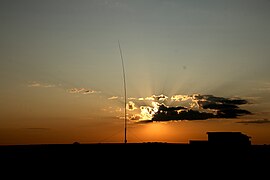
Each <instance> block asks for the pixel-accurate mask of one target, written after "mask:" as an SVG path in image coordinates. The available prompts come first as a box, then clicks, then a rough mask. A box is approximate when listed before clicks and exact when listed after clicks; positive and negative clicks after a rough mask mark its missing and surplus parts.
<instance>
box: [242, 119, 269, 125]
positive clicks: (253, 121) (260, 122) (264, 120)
mask: <svg viewBox="0 0 270 180" xmlns="http://www.w3.org/2000/svg"><path fill="white" fill-rule="evenodd" d="M237 123H243V124H265V123H270V120H268V119H258V120H243V121H238V122H237Z"/></svg>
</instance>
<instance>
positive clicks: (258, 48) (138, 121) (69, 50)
mask: <svg viewBox="0 0 270 180" xmlns="http://www.w3.org/2000/svg"><path fill="white" fill-rule="evenodd" d="M269 9H270V1H269V0H258V1H254V0H203V1H201V0H148V1H142V0H136V1H133V0H56V1H55V0H47V1H40V0H24V1H19V0H13V1H9V0H2V1H1V6H0V22H1V28H0V39H1V41H0V47H1V48H0V82H1V83H0V87H1V88H0V100H1V101H0V145H6V144H44V143H46V144H47V143H73V142H81V143H102V142H123V141H124V140H123V138H124V120H125V118H124V117H125V114H124V113H125V109H126V112H127V119H126V120H127V141H128V142H173V143H188V142H189V140H205V139H207V134H206V132H209V131H240V132H242V133H244V134H246V135H248V136H250V137H251V139H250V140H251V142H252V144H270V96H269V95H270V71H269V67H270V51H269V48H270V35H269V32H270V21H269V19H270V11H269ZM118 42H119V43H120V47H121V51H122V55H123V62H124V70H125V76H124V74H123V66H122V63H121V56H120V49H119V44H118ZM124 77H125V80H126V93H127V96H126V103H127V104H125V96H124V83H123V78H124Z"/></svg>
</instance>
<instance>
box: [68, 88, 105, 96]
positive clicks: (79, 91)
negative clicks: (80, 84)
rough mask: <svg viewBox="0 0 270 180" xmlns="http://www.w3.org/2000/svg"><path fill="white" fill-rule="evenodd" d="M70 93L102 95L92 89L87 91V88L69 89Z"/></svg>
mask: <svg viewBox="0 0 270 180" xmlns="http://www.w3.org/2000/svg"><path fill="white" fill-rule="evenodd" d="M68 92H69V93H71V94H84V95H87V94H96V93H101V92H100V91H95V90H91V89H86V88H72V89H68Z"/></svg>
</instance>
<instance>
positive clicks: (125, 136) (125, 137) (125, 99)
mask: <svg viewBox="0 0 270 180" xmlns="http://www.w3.org/2000/svg"><path fill="white" fill-rule="evenodd" d="M118 46H119V51H120V55H121V61H122V69H123V80H124V93H125V98H124V103H125V109H124V110H125V111H124V113H125V131H124V143H125V144H126V143H127V107H126V104H127V88H126V73H125V66H124V59H123V54H122V49H121V46H120V41H119V40H118Z"/></svg>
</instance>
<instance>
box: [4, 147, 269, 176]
mask: <svg viewBox="0 0 270 180" xmlns="http://www.w3.org/2000/svg"><path fill="white" fill-rule="evenodd" d="M0 162H1V165H2V167H4V169H5V170H4V169H3V168H2V172H8V171H10V170H12V171H13V172H16V171H15V169H17V170H18V169H22V168H23V169H27V170H26V171H25V170H24V171H23V172H28V173H29V174H31V173H32V172H39V174H40V173H41V174H44V175H45V174H48V173H51V172H52V170H54V172H59V171H60V169H62V170H63V169H64V171H61V172H62V173H65V174H69V173H73V172H76V173H85V174H89V173H91V174H95V175H97V176H100V178H102V177H104V178H105V177H107V176H108V175H110V176H113V174H115V175H116V176H117V177H118V175H119V174H121V173H122V172H129V173H131V174H129V176H133V175H134V176H135V174H137V175H139V174H145V173H146V174H148V175H149V174H150V176H155V177H159V175H161V174H163V175H164V174H165V175H166V176H169V175H173V177H174V176H175V175H178V174H179V173H181V174H182V173H185V174H187V173H188V174H189V173H190V172H191V174H189V175H190V176H193V175H195V176H196V175H198V174H197V173H198V172H199V171H200V172H202V171H203V172H204V174H205V176H207V177H208V175H210V174H212V172H220V173H223V174H224V175H225V174H227V175H228V174H235V173H238V174H241V176H242V173H244V174H243V175H244V176H247V175H249V174H250V173H254V172H256V173H255V174H257V175H258V174H263V173H266V172H267V173H268V170H266V171H265V170H264V169H268V165H269V162H270V146H269V145H251V146H248V147H235V146H210V145H201V144H199V145H198V144H197V145H192V144H170V143H127V144H49V145H17V146H0ZM75 169H76V170H75ZM78 169H79V170H78ZM255 169H256V171H255ZM6 170H8V171H6ZM243 170H244V171H243ZM193 171H194V173H193ZM112 172H113V174H112ZM12 174H14V173H9V175H12ZM15 175H16V173H15ZM212 175H213V174H212ZM221 176H223V175H221ZM214 177H215V176H214Z"/></svg>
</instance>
